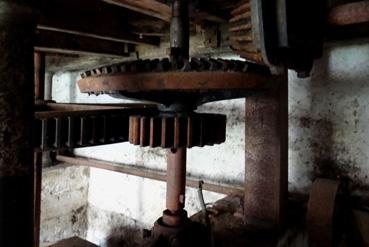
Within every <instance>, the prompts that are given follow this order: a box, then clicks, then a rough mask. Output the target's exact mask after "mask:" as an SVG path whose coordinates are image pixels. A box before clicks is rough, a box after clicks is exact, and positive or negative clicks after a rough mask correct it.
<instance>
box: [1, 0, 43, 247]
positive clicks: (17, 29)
mask: <svg viewBox="0 0 369 247" xmlns="http://www.w3.org/2000/svg"><path fill="white" fill-rule="evenodd" d="M32 3H35V1H23V0H14V1H4V0H0V10H1V11H0V54H1V57H0V91H1V94H0V112H1V113H0V136H1V138H0V246H1V247H14V246H21V247H31V246H33V244H34V243H33V237H34V235H33V212H34V211H33V207H34V205H33V203H34V201H33V148H32V124H33V105H34V95H33V92H34V78H33V76H34V66H33V58H34V57H33V55H34V54H33V36H34V32H35V27H36V15H35V13H36V11H34V10H33V9H32V7H33V6H31V4H32Z"/></svg>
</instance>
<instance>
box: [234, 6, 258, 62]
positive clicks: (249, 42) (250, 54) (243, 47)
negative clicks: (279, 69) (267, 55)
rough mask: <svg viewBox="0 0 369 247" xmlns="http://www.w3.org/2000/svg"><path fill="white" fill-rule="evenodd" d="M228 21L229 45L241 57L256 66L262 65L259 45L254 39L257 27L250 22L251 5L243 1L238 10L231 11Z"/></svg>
mask: <svg viewBox="0 0 369 247" xmlns="http://www.w3.org/2000/svg"><path fill="white" fill-rule="evenodd" d="M231 15H232V18H231V19H230V21H229V22H230V29H229V31H230V37H229V40H230V44H231V48H232V49H233V50H235V51H236V52H237V53H238V54H239V55H240V56H241V57H244V58H246V59H247V60H250V61H253V62H255V63H258V64H264V63H265V62H264V60H263V55H262V52H261V50H260V44H258V41H257V39H255V35H254V32H257V30H256V29H257V27H255V25H253V22H252V4H251V2H250V1H249V0H247V1H244V2H243V3H242V4H241V5H240V6H239V7H238V8H236V9H235V10H233V11H232V13H231Z"/></svg>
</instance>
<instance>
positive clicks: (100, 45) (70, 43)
mask: <svg viewBox="0 0 369 247" xmlns="http://www.w3.org/2000/svg"><path fill="white" fill-rule="evenodd" d="M35 50H36V51H42V52H51V53H62V54H77V55H105V56H111V57H127V56H129V55H130V52H132V51H133V50H134V46H133V45H131V44H126V43H122V42H116V41H111V40H104V39H97V38H94V37H87V36H81V35H77V34H74V33H63V32H57V31H49V30H38V31H37V33H36V42H35Z"/></svg>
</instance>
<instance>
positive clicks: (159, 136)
mask: <svg viewBox="0 0 369 247" xmlns="http://www.w3.org/2000/svg"><path fill="white" fill-rule="evenodd" d="M225 129H226V116H224V115H217V114H197V113H194V114H191V115H189V116H182V115H174V116H169V115H164V116H132V117H130V120H129V138H128V139H129V142H130V143H131V144H134V145H139V146H141V147H152V148H156V147H161V148H180V147H188V148H192V147H196V146H197V147H203V146H208V145H215V144H220V143H222V142H224V141H225V135H226V132H225Z"/></svg>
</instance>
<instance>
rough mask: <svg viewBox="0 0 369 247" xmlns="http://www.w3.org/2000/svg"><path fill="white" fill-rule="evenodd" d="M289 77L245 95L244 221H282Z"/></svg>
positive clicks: (274, 224)
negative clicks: (262, 90) (258, 93)
mask: <svg viewBox="0 0 369 247" xmlns="http://www.w3.org/2000/svg"><path fill="white" fill-rule="evenodd" d="M287 84H288V81H287V78H286V81H285V82H283V83H281V84H280V85H277V88H276V89H273V90H270V91H268V92H266V93H264V94H261V95H257V96H251V97H248V98H246V166H245V168H246V170H245V222H246V224H247V225H249V226H252V227H256V228H261V229H264V230H277V229H278V228H280V227H281V226H282V225H283V222H284V216H285V207H286V202H287V193H288V89H287V87H288V85H287Z"/></svg>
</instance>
